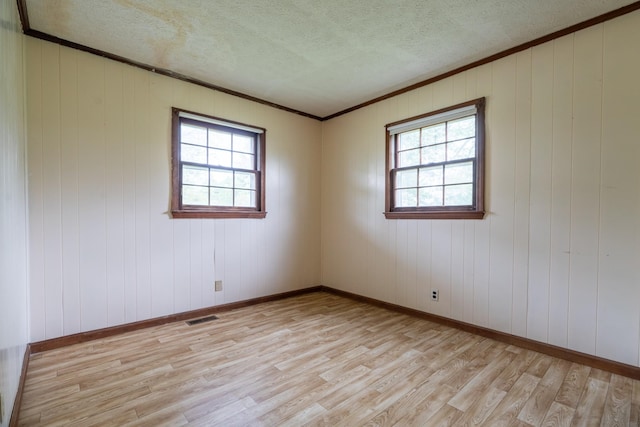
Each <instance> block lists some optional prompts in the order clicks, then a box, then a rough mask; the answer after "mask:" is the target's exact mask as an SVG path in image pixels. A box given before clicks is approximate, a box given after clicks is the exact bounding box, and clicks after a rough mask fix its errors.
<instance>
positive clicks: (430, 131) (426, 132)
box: [422, 123, 446, 145]
mask: <svg viewBox="0 0 640 427" xmlns="http://www.w3.org/2000/svg"><path fill="white" fill-rule="evenodd" d="M444 130H445V125H444V123H440V124H438V125H433V126H429V127H426V128H422V145H433V144H438V143H441V142H444V141H445V138H446V132H445V131H444Z"/></svg>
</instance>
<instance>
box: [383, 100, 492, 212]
mask: <svg viewBox="0 0 640 427" xmlns="http://www.w3.org/2000/svg"><path fill="white" fill-rule="evenodd" d="M386 128H387V195H386V205H387V206H386V211H385V215H386V216H387V218H482V217H483V215H484V211H483V209H484V208H483V191H482V186H483V182H484V176H483V173H484V170H483V169H484V168H483V166H484V165H483V155H484V98H480V99H477V100H474V101H469V102H467V103H464V104H459V105H457V106H454V107H451V108H447V109H443V110H439V111H436V112H434V113H429V114H426V115H423V116H419V117H415V118H412V119H407V120H404V121H400V122H396V123H392V124H390V125H387V127H386Z"/></svg>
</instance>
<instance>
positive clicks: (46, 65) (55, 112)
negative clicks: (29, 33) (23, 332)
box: [41, 49, 63, 335]
mask: <svg viewBox="0 0 640 427" xmlns="http://www.w3.org/2000/svg"><path fill="white" fill-rule="evenodd" d="M41 61H42V70H43V72H42V75H41V78H42V99H41V102H42V104H41V109H42V126H43V128H44V129H47V132H46V135H43V144H42V151H41V153H42V175H43V177H47V178H46V179H43V180H42V196H43V197H42V208H43V209H44V210H45V211H46V212H47V215H45V216H44V217H43V222H42V227H43V242H42V244H43V246H44V281H45V311H46V313H47V318H46V324H45V330H46V333H47V334H50V335H61V334H62V330H63V314H62V302H63V301H62V258H61V252H62V233H61V227H60V224H61V221H62V218H61V211H62V206H61V200H60V192H61V188H60V84H59V82H60V62H59V50H58V49H55V50H43V51H42V53H41ZM45 137H46V140H47V142H46V143H44V138H45Z"/></svg>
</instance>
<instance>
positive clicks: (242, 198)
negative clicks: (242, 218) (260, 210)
mask: <svg viewBox="0 0 640 427" xmlns="http://www.w3.org/2000/svg"><path fill="white" fill-rule="evenodd" d="M235 192H236V206H242V207H255V206H256V192H255V191H251V190H235Z"/></svg>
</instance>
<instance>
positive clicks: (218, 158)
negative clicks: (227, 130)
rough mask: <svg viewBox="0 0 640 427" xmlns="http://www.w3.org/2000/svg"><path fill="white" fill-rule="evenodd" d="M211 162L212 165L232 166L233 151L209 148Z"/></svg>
mask: <svg viewBox="0 0 640 427" xmlns="http://www.w3.org/2000/svg"><path fill="white" fill-rule="evenodd" d="M209 164H210V165H211V166H222V167H225V168H230V167H231V151H225V150H216V149H211V148H210V149H209Z"/></svg>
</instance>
